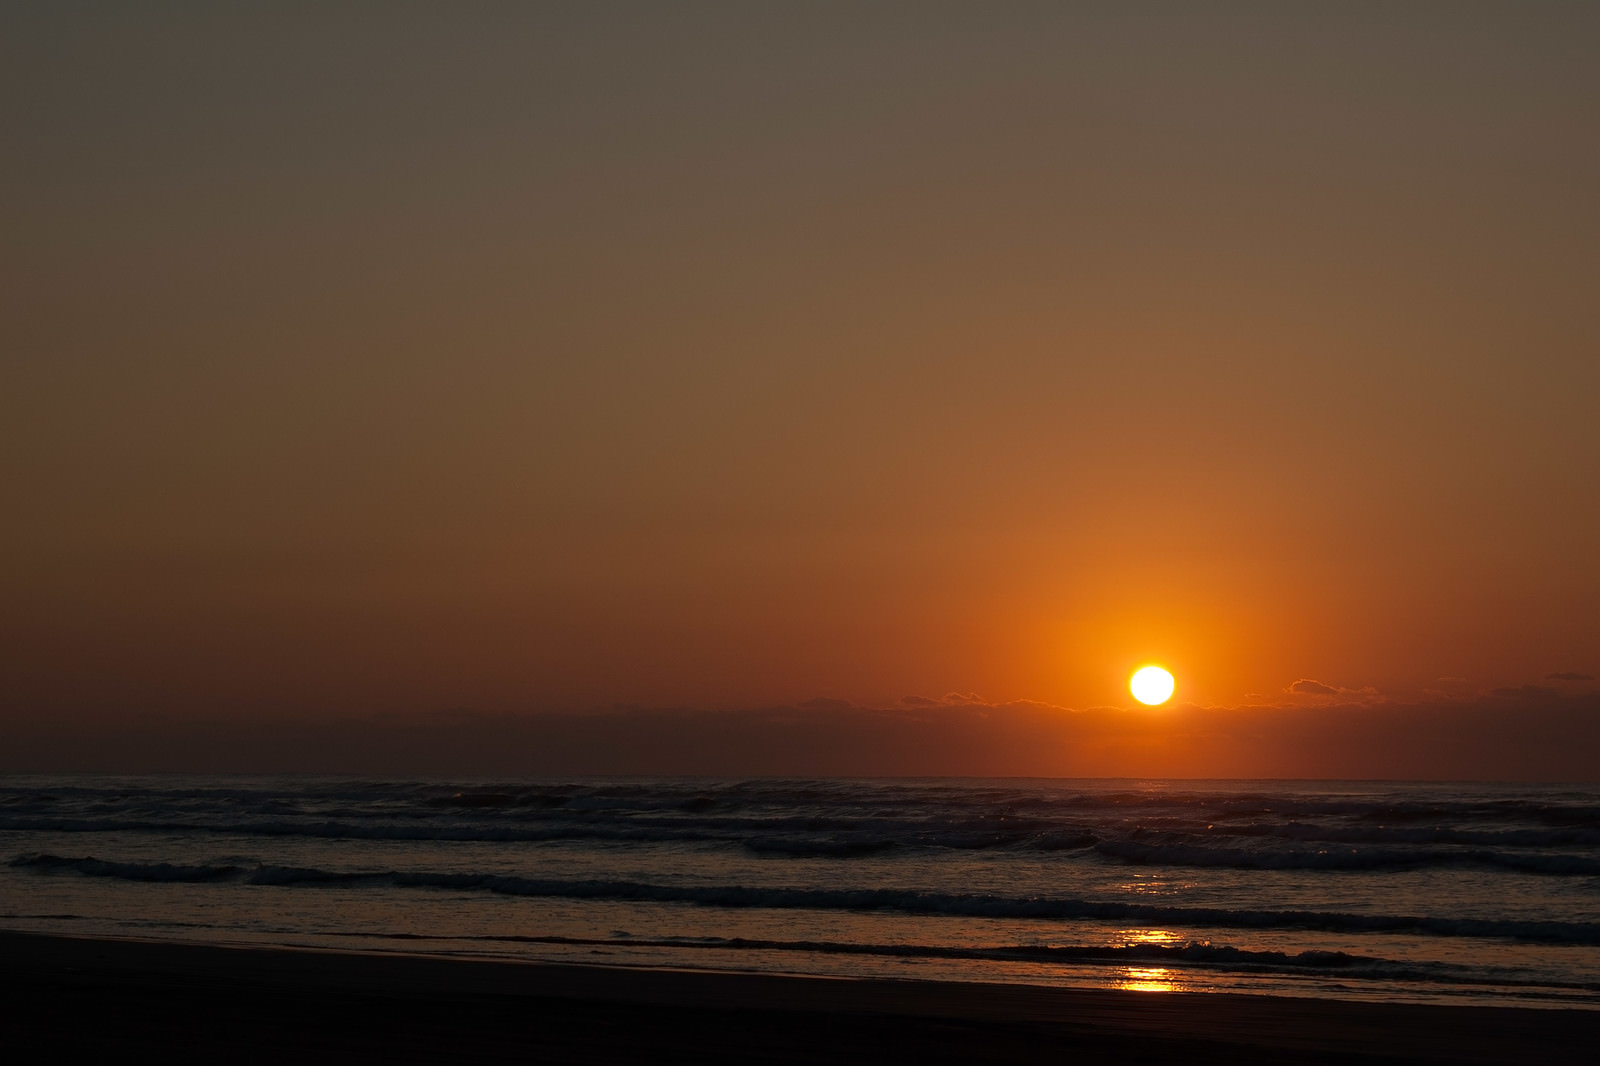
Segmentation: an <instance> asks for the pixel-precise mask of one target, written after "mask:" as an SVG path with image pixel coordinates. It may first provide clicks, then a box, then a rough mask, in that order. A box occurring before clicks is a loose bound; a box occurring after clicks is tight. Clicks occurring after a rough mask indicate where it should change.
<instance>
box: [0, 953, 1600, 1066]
mask: <svg viewBox="0 0 1600 1066" xmlns="http://www.w3.org/2000/svg"><path fill="white" fill-rule="evenodd" d="M0 986H3V987H0V1003H3V1004H4V1008H3V1014H4V1015H5V1016H6V1022H5V1026H4V1028H5V1029H6V1030H8V1031H9V1032H11V1033H13V1034H16V1037H15V1038H16V1039H21V1040H27V1041H28V1042H31V1043H34V1044H39V1045H41V1046H51V1047H55V1048H58V1049H73V1050H85V1051H88V1050H95V1051H101V1052H111V1051H127V1050H130V1049H143V1050H148V1051H151V1052H153V1053H164V1054H167V1055H169V1056H170V1055H172V1054H174V1053H176V1054H178V1055H179V1056H180V1057H181V1056H184V1055H189V1056H192V1057H193V1058H195V1059H199V1058H202V1057H209V1056H212V1055H217V1054H227V1055H230V1056H232V1057H234V1058H235V1059H237V1058H239V1057H240V1056H241V1055H243V1056H244V1057H245V1058H246V1059H248V1060H249V1061H262V1062H266V1061H279V1062H281V1061H282V1058H283V1056H285V1055H294V1056H296V1057H298V1058H300V1059H303V1060H307V1061H333V1060H334V1059H338V1060H339V1061H343V1062H352V1061H378V1060H383V1061H437V1060H440V1059H448V1060H450V1061H468V1062H509V1061H543V1062H573V1063H577V1062H592V1063H609V1062H619V1063H620V1062H691V1061H697V1062H740V1061H779V1062H793V1063H813V1062H817V1063H820V1062H856V1061H860V1062H874V1061H875V1062H883V1061H913V1060H916V1061H923V1062H926V1061H949V1062H956V1061H988V1062H1010V1063H1033V1062H1045V1061H1050V1062H1060V1060H1061V1058H1062V1056H1063V1055H1066V1054H1074V1055H1099V1054H1106V1055H1115V1056H1116V1057H1117V1059H1118V1061H1121V1062H1148V1063H1160V1062H1172V1063H1178V1062H1183V1063H1188V1064H1195V1063H1207V1062H1219V1063H1220V1062H1231V1063H1256V1062H1259V1063H1268V1062H1281V1061H1288V1060H1290V1059H1293V1060H1294V1061H1297V1062H1328V1063H1333V1062H1352V1063H1354V1062H1416V1063H1423V1062H1434V1063H1441V1062H1461V1063H1514V1062H1530V1061H1538V1062H1541V1063H1550V1064H1559V1063H1580V1062H1590V1061H1593V1055H1594V1050H1595V1048H1596V1047H1597V1046H1600V1012H1596V1011H1585V1010H1561V1009H1547V1008H1530V1007H1477V1006H1452V1005H1434V1004H1414V1003H1372V1002H1356V1001H1350V1000H1334V999H1309V998H1300V997H1274V996H1256V995H1244V994H1233V993H1187V992H1130V991H1119V990H1095V989H1068V988H1054V987H1045V986H1037V985H1000V984H990V983H971V984H967V983H957V982H945V981H920V980H892V979H850V978H826V977H802V976H788V975H775V974H754V973H752V974H743V973H727V972H720V971H694V970H651V969H636V968H627V967H608V966H585V965H568V964H556V963H530V962H516V961H498V960H488V959H450V958H439V957H431V956H420V955H401V954H387V953H385V954H362V953H344V952H332V951H315V950H307V949H297V948H268V947H241V946H223V945H206V944H197V943H189V942H179V941H145V940H119V939H97V938H89V937H68V936H55V935H47V934H36V933H20V932H9V931H0Z"/></svg>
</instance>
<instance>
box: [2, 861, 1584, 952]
mask: <svg viewBox="0 0 1600 1066" xmlns="http://www.w3.org/2000/svg"><path fill="white" fill-rule="evenodd" d="M10 865H11V866H13V867H17V868H22V869H31V870H34V871H36V872H39V873H43V874H57V873H75V874H79V875H82V876H86V877H108V878H118V879H121V880H127V881H165V882H196V883H199V882H216V881H240V882H243V883H247V884H252V885H271V886H278V887H285V888H293V887H301V886H305V887H315V886H321V885H340V886H347V887H361V886H387V887H394V888H411V889H438V890H444V891H451V892H485V893H492V894H497V895H508V896H523V897H533V898H546V899H574V900H597V901H611V902H628V903H687V904H694V905H698V906H705V907H726V908H750V907H765V908H775V909H804V910H823V911H828V910H834V911H889V912H898V913H903V914H917V915H948V916H954V917H968V918H1037V919H1076V920H1099V921H1135V922H1144V923H1153V924H1165V925H1190V926H1207V927H1216V928H1237V929H1314V930H1320V931H1324V932H1342V933H1383V934H1427V935H1431V936H1446V937H1472V938H1483V937H1497V938H1506V939H1513V940H1522V941H1529V942H1536V943H1546V944H1577V945H1590V946H1600V923H1591V922H1566V921H1525V920H1516V919H1505V920H1501V919H1481V918H1444V917H1434V916H1408V915H1382V914H1352V913H1343V912H1321V911H1279V910H1246V909H1228V908H1213V907H1184V906H1169V905H1162V904H1147V903H1128V902H1107V901H1096V900H1081V899H1064V898H1049V897H1011V896H997V895H986V894H957V893H944V892H920V891H915V890H909V889H884V888H876V889H874V888H861V889H849V888H836V889H801V888H762V887H752V886H745V885H663V884H650V883H646V882H638V881H620V880H605V879H594V880H558V879H545V878H528V877H518V876H512V875H507V874H487V873H445V872H430V871H397V870H385V871H341V870H324V869H318V868H314V867H293V866H270V865H262V866H257V867H253V868H247V867H241V866H235V865H226V864H217V865H196V866H179V865H174V864H171V863H128V862H109V861H105V860H101V859H96V858H94V857H93V856H85V857H82V858H69V857H62V856H58V855H50V854H32V855H22V856H19V857H17V858H16V859H13V860H12V861H11V863H10Z"/></svg>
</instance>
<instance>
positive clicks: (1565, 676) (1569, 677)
mask: <svg viewBox="0 0 1600 1066" xmlns="http://www.w3.org/2000/svg"><path fill="white" fill-rule="evenodd" d="M1544 679H1545V680H1546V681H1593V680H1594V675H1593V674H1576V673H1571V672H1567V671H1563V672H1561V673H1555V674H1545V675H1544Z"/></svg>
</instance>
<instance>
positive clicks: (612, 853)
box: [0, 776, 1600, 1009]
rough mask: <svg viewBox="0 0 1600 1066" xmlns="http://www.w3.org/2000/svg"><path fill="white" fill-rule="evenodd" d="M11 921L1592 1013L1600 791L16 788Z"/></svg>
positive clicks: (86, 784) (372, 785) (993, 784)
mask: <svg viewBox="0 0 1600 1066" xmlns="http://www.w3.org/2000/svg"><path fill="white" fill-rule="evenodd" d="M0 926H4V927H5V928H9V929H16V930H30V931H37V932H52V933H64V934H75V935H112V936H125V937H138V938H156V939H192V940H203V941H210V942H219V943H250V944H276V945H296V946H306V947H319V948H337V949H341V950H359V951H385V952H406V953H421V954H429V955H451V956H485V957H497V958H507V957H509V958H517V959H529V960H542V961H557V962H581V963H588V964H605V965H619V966H648V967H664V968H692V969H716V970H747V971H765V972H782V973H803V974H826V975H834V976H846V977H869V976H870V977H894V978H926V979H953V980H966V981H998V982H1010V983H1024V984H1045V985H1071V986H1081V987H1096V988H1107V987H1111V988H1130V989H1146V990H1191V991H1234V992H1255V993H1269V994H1275V995H1309V996H1319V997H1339V998H1351V999H1396V1000H1412V1001H1435V1002H1474V1003H1515V1004H1521V1005H1534V1006H1551V1007H1557V1006H1560V1007H1572V1006H1577V1007H1587V1008H1594V1009H1600V788H1594V787H1585V788H1569V787H1535V786H1514V785H1478V784H1473V785H1450V784H1392V783H1376V784H1374V783H1364V782H1276V781H1275V782H1234V781H1226V782H1197V781H1042V780H1041V781H1028V780H993V781H980V780H957V779H944V780H904V779H896V780H817V781H780V780H764V779H763V780H750V781H737V780H686V779H673V780H643V779H595V780H571V781H502V782H481V781H480V782H438V781H424V782H407V781H372V780H353V779H331V778H294V777H284V778H261V777H248V778H247V777H128V778H112V777H100V776H58V777H17V776H11V777H0Z"/></svg>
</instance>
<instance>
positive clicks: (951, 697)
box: [900, 692, 989, 707]
mask: <svg viewBox="0 0 1600 1066" xmlns="http://www.w3.org/2000/svg"><path fill="white" fill-rule="evenodd" d="M900 702H901V703H903V704H905V705H906V706H907V707H975V706H979V705H987V704H988V702H989V701H988V700H985V699H984V698H983V697H982V696H980V695H978V694H977V693H976V692H946V693H945V694H944V695H943V696H940V697H939V698H938V699H932V698H930V697H928V696H901V697H900Z"/></svg>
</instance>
